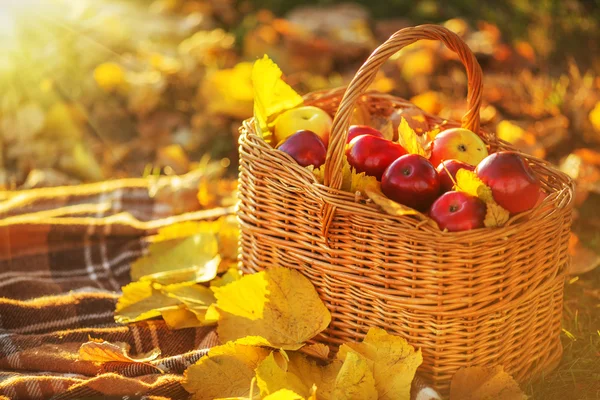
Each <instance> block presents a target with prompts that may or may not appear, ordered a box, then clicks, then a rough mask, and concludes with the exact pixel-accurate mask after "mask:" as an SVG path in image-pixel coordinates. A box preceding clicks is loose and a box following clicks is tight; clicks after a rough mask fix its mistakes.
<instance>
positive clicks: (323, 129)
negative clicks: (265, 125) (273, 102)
mask: <svg viewBox="0 0 600 400" xmlns="http://www.w3.org/2000/svg"><path fill="white" fill-rule="evenodd" d="M332 124H333V121H332V119H331V117H330V116H329V114H327V113H326V112H325V111H323V110H321V109H320V108H318V107H313V106H302V107H298V108H292V109H291V110H287V111H285V112H284V113H283V114H281V115H280V116H279V117H277V119H276V120H275V132H274V135H275V143H281V142H282V141H284V140H285V139H287V138H288V137H289V136H292V135H293V134H294V133H296V132H298V131H302V130H308V131H312V132H314V133H316V134H317V136H319V137H320V138H321V140H322V141H323V144H325V147H327V145H328V144H329V132H330V131H331V125H332Z"/></svg>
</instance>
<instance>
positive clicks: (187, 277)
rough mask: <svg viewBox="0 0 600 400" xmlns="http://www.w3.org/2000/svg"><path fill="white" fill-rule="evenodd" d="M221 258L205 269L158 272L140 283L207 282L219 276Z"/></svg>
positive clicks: (213, 260) (145, 276)
mask: <svg viewBox="0 0 600 400" xmlns="http://www.w3.org/2000/svg"><path fill="white" fill-rule="evenodd" d="M220 262H221V257H220V256H216V257H215V258H213V259H212V260H210V261H208V262H207V263H206V264H204V266H203V267H188V268H181V269H176V270H173V271H162V272H156V273H153V274H149V275H144V276H142V277H140V281H150V282H154V283H159V284H161V285H171V284H175V283H181V282H188V281H189V282H207V281H209V280H211V279H212V278H213V277H214V276H216V274H217V270H218V268H219V265H220Z"/></svg>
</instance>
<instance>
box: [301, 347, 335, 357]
mask: <svg viewBox="0 0 600 400" xmlns="http://www.w3.org/2000/svg"><path fill="white" fill-rule="evenodd" d="M299 351H300V352H302V353H304V354H306V355H307V356H310V357H315V358H319V359H321V360H327V359H328V358H329V352H330V351H331V350H330V349H329V346H327V345H324V344H323V343H313V344H309V345H306V346H304V347H302V348H300V350H299Z"/></svg>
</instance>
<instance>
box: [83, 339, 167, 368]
mask: <svg viewBox="0 0 600 400" xmlns="http://www.w3.org/2000/svg"><path fill="white" fill-rule="evenodd" d="M130 348H131V346H130V345H129V344H127V343H123V342H115V343H110V342H107V341H104V340H102V339H92V338H90V341H89V342H86V343H83V344H82V345H81V346H80V347H79V359H80V360H82V361H92V362H95V363H106V362H115V361H116V362H126V363H148V362H150V361H152V360H155V359H156V358H157V357H158V356H159V355H160V349H153V350H151V351H149V352H148V353H145V354H140V355H139V356H137V357H131V356H130V355H129V350H130Z"/></svg>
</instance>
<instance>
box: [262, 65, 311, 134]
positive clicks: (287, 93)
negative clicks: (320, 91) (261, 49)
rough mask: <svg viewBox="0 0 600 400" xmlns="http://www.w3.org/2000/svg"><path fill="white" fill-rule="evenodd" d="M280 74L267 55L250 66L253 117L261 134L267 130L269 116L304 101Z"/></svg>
mask: <svg viewBox="0 0 600 400" xmlns="http://www.w3.org/2000/svg"><path fill="white" fill-rule="evenodd" d="M281 76H282V73H281V70H280V69H279V67H278V66H277V64H275V63H274V62H273V61H272V60H271V59H270V58H269V57H268V56H267V55H265V56H264V57H263V58H262V59H260V60H258V61H256V62H255V63H254V67H253V68H252V84H253V86H254V117H255V118H256V122H257V127H258V129H259V132H262V133H263V135H264V134H265V133H266V132H268V131H269V122H270V119H271V117H273V116H275V115H276V114H278V113H280V112H282V111H284V110H287V109H290V108H294V107H297V106H299V105H300V104H302V103H303V102H304V100H303V99H302V96H300V95H299V94H298V93H296V91H294V89H292V88H291V87H290V86H289V85H288V84H287V83H285V82H284V81H283V79H281Z"/></svg>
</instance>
